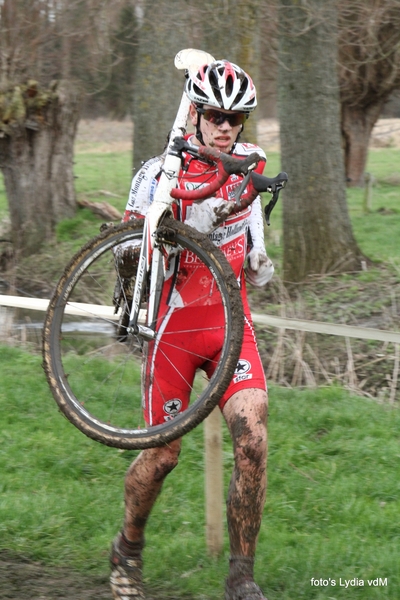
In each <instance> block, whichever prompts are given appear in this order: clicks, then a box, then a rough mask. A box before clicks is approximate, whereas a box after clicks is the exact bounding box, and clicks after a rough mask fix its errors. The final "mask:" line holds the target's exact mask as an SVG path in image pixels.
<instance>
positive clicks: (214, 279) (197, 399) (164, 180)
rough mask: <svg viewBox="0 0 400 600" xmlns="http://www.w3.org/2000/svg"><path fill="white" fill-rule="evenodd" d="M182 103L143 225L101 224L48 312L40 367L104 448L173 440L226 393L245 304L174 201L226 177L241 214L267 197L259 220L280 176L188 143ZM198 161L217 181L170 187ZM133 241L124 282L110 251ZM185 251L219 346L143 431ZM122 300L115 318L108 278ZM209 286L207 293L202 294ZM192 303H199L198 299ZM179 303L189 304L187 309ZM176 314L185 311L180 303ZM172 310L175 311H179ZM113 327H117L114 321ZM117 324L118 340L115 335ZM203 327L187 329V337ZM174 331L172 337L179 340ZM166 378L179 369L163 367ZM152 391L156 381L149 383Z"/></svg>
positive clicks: (180, 64)
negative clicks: (179, 216)
mask: <svg viewBox="0 0 400 600" xmlns="http://www.w3.org/2000/svg"><path fill="white" fill-rule="evenodd" d="M208 62H212V57H211V56H210V55H208V54H206V53H204V52H201V51H198V50H192V49H189V50H183V51H181V52H180V53H178V55H177V56H176V58H175V66H176V67H177V68H179V69H186V70H190V69H198V68H199V67H200V66H201V65H203V64H205V63H208ZM189 106H190V101H189V99H188V98H187V96H186V94H185V93H183V96H182V99H181V103H180V106H179V110H178V112H177V116H176V118H175V122H174V126H173V128H172V132H171V135H170V141H169V143H168V147H167V149H166V153H165V161H164V165H163V170H162V174H161V177H160V180H159V183H158V186H157V190H156V193H155V197H154V200H153V202H152V204H151V206H150V207H149V210H148V212H147V215H146V217H145V218H144V219H135V220H132V221H130V222H128V223H124V224H119V225H111V226H106V227H103V231H101V233H100V234H99V235H98V236H96V237H95V238H93V239H92V240H90V241H89V242H88V243H87V244H86V245H85V246H84V247H83V248H82V249H81V250H80V251H79V252H78V253H77V254H76V255H75V256H74V257H73V258H72V260H71V261H70V262H69V264H68V265H67V266H66V268H65V271H64V274H63V275H62V277H61V278H60V280H59V282H58V283H57V285H56V288H55V290H54V293H53V295H52V298H51V300H50V303H49V307H48V310H47V314H46V318H45V323H44V331H43V366H44V369H45V372H46V376H47V380H48V383H49V386H50V389H51V391H52V394H53V396H54V399H55V401H56V402H57V404H58V406H59V408H60V410H61V411H62V412H63V414H64V415H65V416H66V417H67V419H68V420H69V421H70V422H71V423H72V424H73V425H75V426H76V427H77V428H78V429H79V430H80V431H81V432H83V433H84V434H85V435H87V436H88V437H90V438H92V439H94V440H96V441H99V442H101V443H103V444H106V445H108V446H113V447H117V448H122V449H141V448H149V447H154V446H160V445H162V444H165V443H168V442H171V441H173V440H174V439H176V438H178V437H181V436H182V435H184V434H186V433H187V432H189V431H190V430H191V429H193V428H194V427H196V425H198V424H199V423H201V421H203V420H204V419H205V418H206V417H207V416H208V415H209V414H210V412H211V411H212V410H213V408H214V407H215V406H216V405H217V404H218V402H219V400H220V398H221V397H222V395H223V394H224V392H225V390H226V389H227V387H228V385H229V383H230V381H231V378H232V376H233V373H234V371H235V368H236V366H237V361H238V358H239V353H240V349H241V344H242V336H243V306H242V301H241V296H240V291H239V287H238V283H237V281H236V278H235V275H234V273H233V271H232V269H231V266H230V265H229V263H228V261H227V259H226V258H225V256H224V254H223V253H222V252H221V250H219V248H217V247H216V246H215V245H214V244H213V243H212V241H211V240H210V239H209V237H208V236H207V235H204V234H202V233H199V232H198V231H196V230H195V229H193V228H191V227H189V226H188V225H186V224H184V223H182V222H180V221H177V220H175V219H174V218H173V215H172V209H171V206H172V203H173V202H174V199H175V198H183V197H185V198H187V199H192V200H201V199H204V198H208V197H210V196H211V195H213V194H214V193H215V192H216V191H217V190H218V189H219V188H220V187H221V186H222V185H223V184H224V183H225V181H226V180H227V178H228V177H229V175H230V174H233V173H236V174H241V175H243V176H244V178H243V182H242V184H241V186H240V187H239V188H238V190H237V195H236V209H235V210H236V211H240V210H243V208H244V207H246V206H248V205H249V204H250V203H251V202H252V201H253V200H254V198H255V197H256V196H257V195H258V193H260V192H264V191H269V192H270V193H272V194H273V196H272V200H271V201H270V203H269V205H268V207H267V208H266V217H267V222H269V215H270V213H271V211H272V208H273V206H274V205H275V203H276V201H277V199H278V196H279V192H280V190H281V189H282V188H283V187H284V185H285V183H286V181H287V175H286V173H280V174H279V175H278V176H277V177H275V178H272V179H271V178H267V177H264V176H261V175H258V174H256V173H253V169H254V168H255V166H256V165H257V162H258V160H259V157H258V155H257V154H252V155H250V156H249V157H248V158H246V159H245V160H242V159H235V158H233V157H232V156H230V155H226V154H223V153H221V152H219V151H217V150H215V149H212V148H208V147H204V146H195V145H192V144H190V143H189V142H187V141H186V140H185V139H184V137H183V132H184V131H185V129H186V122H187V116H188V111H189ZM183 152H185V153H189V154H191V155H192V156H194V157H196V158H199V159H201V160H202V161H206V162H208V163H210V165H212V166H213V169H214V171H215V172H216V177H215V178H214V179H213V181H212V183H211V184H210V185H208V186H205V187H202V188H199V189H195V190H182V189H178V188H177V187H176V184H177V180H178V175H179V172H180V168H181V164H182V153H183ZM127 242H128V243H131V244H133V245H134V246H136V247H137V248H138V249H139V248H140V254H138V260H137V266H136V269H135V272H134V274H133V276H132V277H130V278H129V280H128V281H127V280H126V279H124V278H122V277H121V276H120V274H119V271H118V266H117V264H116V258H115V256H114V253H113V250H114V249H115V248H116V247H118V246H119V245H120V244H124V243H127ZM183 253H186V256H187V255H188V254H187V253H189V254H190V256H191V257H192V262H193V264H194V265H195V266H194V268H193V269H192V270H191V273H190V274H189V275H188V276H187V277H188V281H187V285H188V286H190V279H191V277H196V269H197V268H199V269H202V276H203V277H204V278H205V280H207V286H206V290H205V292H204V293H205V294H206V293H209V289H210V287H212V288H213V290H214V291H213V293H216V294H218V295H219V297H218V301H219V303H220V304H221V306H222V307H223V314H224V324H223V345H222V348H221V352H220V353H219V356H218V358H216V359H215V369H214V373H213V374H212V376H211V377H210V378H206V377H205V376H203V377H200V378H197V377H196V379H195V381H194V383H193V384H191V394H190V398H191V399H190V404H189V407H188V408H187V410H184V411H183V412H180V413H178V414H176V415H175V408H174V403H173V402H171V403H170V404H169V405H168V404H167V403H166V405H167V410H170V415H169V416H168V415H167V416H166V420H165V422H164V423H162V424H161V425H155V426H152V427H149V426H147V425H146V423H144V421H143V416H142V413H143V407H142V397H143V391H142V387H143V385H144V384H145V380H144V373H145V372H146V370H147V369H148V365H146V361H147V360H148V352H147V347H148V344H157V347H158V349H159V350H160V351H162V352H165V354H166V355H168V349H169V348H171V347H173V345H174V332H171V331H168V333H165V334H164V332H163V330H162V327H159V326H158V324H159V321H160V317H159V310H160V300H161V297H162V294H163V290H164V286H165V285H166V279H167V277H168V274H169V269H170V266H171V261H173V260H176V259H177V257H179V256H181V255H182V254H183ZM116 278H117V287H118V290H119V294H120V296H121V297H122V300H123V301H122V302H118V305H117V309H118V312H117V314H115V310H114V308H113V307H112V306H109V304H110V299H111V298H112V297H113V293H114V292H113V290H114V285H115V280H116ZM207 290H208V291H207ZM197 300H198V298H197ZM186 306H187V304H186ZM182 308H185V306H183V307H182ZM178 310H179V309H178ZM116 321H119V326H117V325H116ZM116 327H118V331H119V333H120V334H121V328H123V329H124V331H123V336H122V337H123V339H124V340H125V341H124V343H121V341H120V340H119V339H118V336H116V334H115V332H116ZM201 329H204V331H205V332H207V333H209V327H208V325H207V323H198V322H196V323H193V325H192V327H191V328H190V329H188V330H186V331H185V332H184V333H185V334H186V335H188V336H190V335H192V334H193V332H194V331H196V333H198V332H199V330H201ZM182 333H183V332H182V330H179V331H177V332H176V334H179V335H182ZM170 369H171V376H172V377H173V376H175V375H176V374H177V367H176V366H175V365H174V364H173V363H172V361H171V364H170ZM152 385H155V386H157V385H158V383H157V381H152Z"/></svg>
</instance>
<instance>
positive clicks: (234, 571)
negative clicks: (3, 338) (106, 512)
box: [110, 60, 274, 600]
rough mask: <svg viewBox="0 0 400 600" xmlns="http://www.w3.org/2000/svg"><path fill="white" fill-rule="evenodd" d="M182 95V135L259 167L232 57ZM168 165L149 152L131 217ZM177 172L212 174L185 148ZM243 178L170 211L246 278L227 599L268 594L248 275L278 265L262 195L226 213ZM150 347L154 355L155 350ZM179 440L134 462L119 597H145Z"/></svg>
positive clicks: (235, 389)
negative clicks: (146, 559) (153, 523)
mask: <svg viewBox="0 0 400 600" xmlns="http://www.w3.org/2000/svg"><path fill="white" fill-rule="evenodd" d="M186 93H187V95H188V96H189V99H190V100H191V106H190V119H191V122H192V124H193V125H194V128H195V134H194V135H187V136H186V137H187V138H188V139H190V141H192V142H193V143H194V144H197V145H200V144H202V145H205V146H209V147H214V148H216V149H218V150H221V151H223V152H226V153H231V154H232V155H234V156H239V157H243V158H244V157H246V156H248V155H249V154H250V153H252V152H255V151H256V152H258V154H259V155H260V156H261V157H262V160H261V161H260V163H259V164H258V166H257V171H258V172H259V173H261V172H262V171H263V168H264V166H265V162H266V158H265V154H264V152H263V151H262V150H261V148H259V147H258V146H255V145H253V144H246V143H241V142H240V141H239V136H240V134H241V132H242V131H243V128H244V125H245V122H246V120H247V118H248V117H249V115H250V113H251V112H252V111H253V110H254V109H255V107H256V105H257V100H256V90H255V87H254V84H253V82H252V80H251V78H250V77H249V75H248V74H247V73H245V72H244V71H243V70H242V69H241V68H240V67H238V66H237V65H235V64H233V63H231V62H229V61H227V60H219V61H215V62H213V63H211V64H209V65H204V66H203V67H202V68H201V69H200V70H199V71H198V72H197V73H196V74H188V79H187V83H186ZM162 163H163V157H162V156H160V157H155V158H153V159H150V160H149V161H147V162H146V163H145V164H144V165H143V167H142V168H141V169H140V170H139V172H138V173H137V174H136V175H135V177H134V178H133V181H132V186H131V191H130V195H129V200H128V204H127V207H126V211H125V215H124V220H125V221H127V220H129V219H132V218H140V217H143V215H144V214H145V213H146V210H147V208H148V206H149V204H150V203H151V201H152V197H153V194H154V191H155V189H156V186H157V176H158V175H159V173H160V170H161V168H162ZM181 175H182V177H180V178H179V182H180V183H179V186H181V187H183V188H185V187H187V186H193V185H194V184H195V185H196V186H198V185H204V184H206V182H209V181H210V165H208V164H206V163H204V162H202V161H201V160H197V159H194V158H193V157H190V156H188V155H185V156H184V161H183V166H182V172H181ZM241 179H242V177H241V176H237V175H232V176H230V177H229V179H228V180H227V182H226V183H225V184H224V185H223V187H222V188H221V190H219V192H218V193H217V195H216V196H215V197H213V198H209V199H207V200H204V201H203V202H200V203H193V202H191V201H178V202H177V204H176V205H175V207H174V210H175V217H176V218H179V219H180V220H182V221H184V222H186V223H188V224H189V225H191V226H193V227H195V228H196V229H197V230H199V231H201V232H203V233H207V234H209V235H210V236H211V239H212V240H213V241H214V243H215V244H217V245H218V246H220V248H221V250H222V251H223V252H224V253H225V255H226V257H227V259H228V261H229V262H230V264H231V266H232V268H233V270H234V272H235V274H236V275H237V278H238V281H239V282H240V285H241V294H242V298H243V303H244V309H245V331H244V341H243V346H242V351H241V354H240V359H239V362H238V365H237V368H236V371H235V374H234V376H233V379H232V381H231V383H230V385H229V387H228V389H227V391H226V393H225V394H224V396H223V398H222V399H221V401H220V405H219V406H220V409H221V411H222V414H223V416H224V418H225V420H226V423H227V425H228V429H229V431H230V434H231V437H232V441H233V448H234V471H233V474H232V479H231V483H230V486H229V491H228V497H227V522H228V534H229V540H230V560H229V574H228V577H227V580H226V585H225V598H226V600H266V599H265V597H264V595H263V593H262V591H261V589H260V588H259V587H258V585H257V584H256V583H255V582H254V578H253V570H254V557H255V551H256V544H257V537H258V532H259V529H260V525H261V518H262V512H263V507H264V503H265V494H266V458H267V431H266V421H267V402H268V397H267V387H266V381H265V376H264V371H263V367H262V363H261V360H260V356H259V353H258V349H257V344H256V339H255V333H254V328H253V324H252V320H251V315H250V310H249V307H248V303H247V299H246V286H245V278H246V279H247V280H248V281H249V282H250V283H251V284H252V285H254V286H264V285H265V284H266V283H267V282H268V281H269V279H270V278H271V277H272V274H273V270H274V269H273V265H272V263H271V261H270V259H269V258H268V256H267V254H266V251H265V242H264V227H263V218H262V212H261V203H260V198H257V199H256V200H255V201H254V202H253V204H252V205H251V206H250V207H248V208H246V209H244V210H243V211H241V212H240V213H238V214H235V215H233V214H232V215H231V216H230V211H231V209H232V206H233V204H234V202H233V200H232V198H233V194H234V190H235V188H236V187H237V186H238V185H239V184H240V182H241ZM137 252H138V250H137V248H132V247H129V246H128V247H127V246H124V245H121V246H120V247H119V248H118V250H117V260H118V265H119V270H120V273H121V275H122V276H123V277H129V276H130V275H131V274H132V269H133V267H134V264H135V261H137ZM180 268H182V265H180ZM172 296H173V295H172ZM175 296H176V294H175ZM169 302H170V304H169V306H168V319H173V318H174V306H173V305H171V295H170V297H169ZM181 305H182V300H181V304H180V306H181ZM212 308H213V310H212V313H213V318H216V319H218V314H219V313H218V309H217V310H216V308H218V307H215V306H214V307H212ZM207 310H208V311H210V307H204V306H196V307H195V308H192V307H191V308H188V309H186V308H185V309H183V310H180V311H179V317H178V318H179V320H180V321H181V320H182V319H185V318H187V319H188V320H191V319H193V315H194V314H196V315H198V314H200V315H201V316H200V318H204V317H205V312H202V311H207ZM185 311H187V313H185ZM193 311H194V313H193ZM185 314H186V315H187V316H186V317H185ZM207 315H208V316H207V317H206V318H209V316H210V312H208V313H207ZM197 318H199V316H197ZM163 326H164V325H163ZM165 327H168V323H166V325H165ZM196 343H197V342H196ZM150 351H151V352H153V353H156V352H157V350H156V348H152V349H151V350H150ZM154 357H155V354H154V355H153V360H152V363H153V364H155V363H156V362H157V361H155V360H154ZM158 358H159V360H158V362H157V364H158V365H160V366H159V368H160V369H162V368H165V370H166V377H165V389H163V390H162V395H159V393H158V391H157V390H155V389H151V388H152V386H151V377H149V378H148V386H146V399H145V400H146V403H145V418H146V421H147V423H148V424H150V425H155V424H159V423H163V422H164V420H165V419H166V418H168V415H167V414H166V413H167V410H166V404H167V403H166V402H165V397H168V398H171V399H174V400H176V399H177V398H178V402H176V403H175V404H176V406H178V407H179V405H180V406H181V407H182V409H184V408H185V399H184V398H180V397H179V396H177V391H176V388H174V377H173V374H172V373H171V372H170V371H169V369H168V364H165V365H163V364H162V358H161V357H158ZM192 377H194V372H193V373H192ZM170 380H171V381H170ZM168 409H169V410H170V407H168ZM180 446H181V441H180V440H176V441H174V442H172V443H170V444H168V445H166V446H163V447H159V448H150V449H146V450H144V451H142V452H141V453H140V454H139V456H138V457H137V458H136V459H135V461H134V462H133V463H132V464H131V466H130V468H129V469H128V472H127V474H126V479H125V519H124V526H123V529H122V531H121V532H120V533H119V534H118V535H117V537H116V538H115V540H114V542H113V545H112V549H111V556H110V560H111V567H112V573H111V578H110V582H111V589H112V593H113V597H114V598H115V599H119V600H122V599H128V598H129V599H130V598H145V596H144V591H143V585H142V556H141V553H142V549H143V546H144V529H145V525H146V523H147V520H148V517H149V515H150V512H151V509H152V507H153V505H154V502H155V500H156V498H157V496H158V495H159V493H160V491H161V488H162V485H163V481H164V479H165V477H166V476H167V475H168V473H169V472H170V471H172V469H173V468H174V467H175V466H176V465H177V463H178V456H179V452H180Z"/></svg>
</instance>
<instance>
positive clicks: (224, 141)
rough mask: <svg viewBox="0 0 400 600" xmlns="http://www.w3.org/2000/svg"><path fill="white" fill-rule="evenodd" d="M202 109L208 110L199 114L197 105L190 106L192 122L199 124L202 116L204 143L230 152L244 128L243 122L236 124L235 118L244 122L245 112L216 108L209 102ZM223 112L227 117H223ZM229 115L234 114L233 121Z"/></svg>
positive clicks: (201, 127) (201, 124) (201, 129)
mask: <svg viewBox="0 0 400 600" xmlns="http://www.w3.org/2000/svg"><path fill="white" fill-rule="evenodd" d="M202 110H203V111H206V112H205V113H203V114H201V115H199V113H198V112H197V110H196V107H195V106H194V105H193V104H192V105H191V106H190V117H191V120H192V124H193V125H197V123H198V120H199V118H200V131H201V133H202V135H203V140H204V144H205V145H206V146H209V147H211V148H216V149H217V150H220V151H221V152H227V153H228V152H230V151H231V149H232V146H233V144H234V143H235V141H236V138H237V136H238V135H239V133H240V132H241V130H242V129H243V124H242V123H241V122H239V124H237V125H236V124H235V119H236V120H237V121H243V122H244V120H245V116H244V115H243V113H238V112H236V111H232V110H223V109H216V108H214V107H212V106H208V105H207V104H206V105H205V106H203V107H202ZM208 111H210V112H208ZM223 114H226V115H227V118H226V119H223V116H222V115H223ZM229 115H232V120H231V122H229V120H228V117H229ZM210 116H211V120H208V118H207V117H210ZM214 117H216V118H214Z"/></svg>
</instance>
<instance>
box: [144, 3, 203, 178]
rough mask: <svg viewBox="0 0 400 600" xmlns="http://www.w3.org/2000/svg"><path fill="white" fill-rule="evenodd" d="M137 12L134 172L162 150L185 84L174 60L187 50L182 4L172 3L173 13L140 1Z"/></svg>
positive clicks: (158, 5)
mask: <svg viewBox="0 0 400 600" xmlns="http://www.w3.org/2000/svg"><path fill="white" fill-rule="evenodd" d="M141 9H142V11H143V12H142V14H141V15H140V16H139V19H138V20H139V25H140V29H139V33H138V38H139V47H138V51H137V60H136V69H135V76H134V80H135V86H134V94H133V122H134V137H133V166H134V169H135V170H137V169H139V168H140V166H141V163H142V161H143V160H147V159H148V158H150V157H151V156H156V155H158V154H161V152H162V151H163V148H164V147H165V144H166V142H167V136H168V133H169V131H170V130H171V127H172V125H173V122H174V118H175V115H176V112H177V110H178V106H179V101H180V99H181V96H182V92H183V88H184V84H185V79H184V76H183V73H182V71H178V70H177V69H176V68H175V66H174V58H175V55H176V54H177V53H178V52H179V51H180V50H182V49H183V48H187V47H190V46H191V44H190V42H189V37H188V35H189V34H190V32H188V28H187V23H186V15H187V7H186V2H185V1H184V0H175V2H174V7H173V9H171V6H170V5H169V4H167V3H164V2H161V3H160V2H156V1H155V0H143V2H142V3H141Z"/></svg>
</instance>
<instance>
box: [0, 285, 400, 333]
mask: <svg viewBox="0 0 400 600" xmlns="http://www.w3.org/2000/svg"><path fill="white" fill-rule="evenodd" d="M48 304H49V300H42V299H39V298H23V297H21V296H5V295H1V294H0V305H2V306H10V307H13V308H25V309H30V310H39V311H44V312H46V310H47V307H48ZM66 312H67V313H68V314H74V315H80V316H84V315H85V314H87V315H90V314H93V315H95V316H96V317H103V318H105V319H109V320H114V321H115V320H118V318H119V316H118V315H114V307H113V306H99V305H98V304H84V303H77V302H71V303H68V308H67V310H66ZM252 317H253V322H254V323H255V324H257V325H263V326H265V327H277V328H280V329H295V330H298V331H308V332H310V333H322V334H325V335H338V336H342V337H349V338H358V339H364V340H378V341H381V342H391V343H393V344H400V332H395V331H384V330H382V329H372V328H369V327H358V326H354V325H338V324H335V323H323V322H321V321H303V320H300V319H291V318H288V317H275V316H273V315H259V314H253V315H252Z"/></svg>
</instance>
